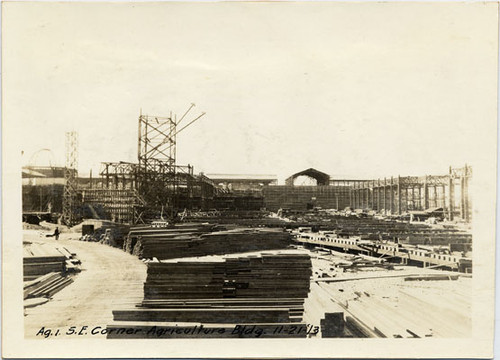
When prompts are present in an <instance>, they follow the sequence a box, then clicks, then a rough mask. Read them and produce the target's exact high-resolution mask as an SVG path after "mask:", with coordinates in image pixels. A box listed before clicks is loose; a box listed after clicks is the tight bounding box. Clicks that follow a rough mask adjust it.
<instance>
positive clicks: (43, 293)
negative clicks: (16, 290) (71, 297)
mask: <svg viewBox="0 0 500 360" xmlns="http://www.w3.org/2000/svg"><path fill="white" fill-rule="evenodd" d="M72 282H73V279H71V278H69V277H66V276H62V275H61V273H58V272H52V273H49V274H46V275H43V276H40V277H38V278H36V279H35V280H31V281H26V282H25V283H24V286H23V290H24V299H30V298H40V297H45V298H50V297H52V296H53V295H54V294H55V293H57V292H58V291H60V290H62V289H64V288H65V287H66V286H68V285H69V284H71V283H72Z"/></svg>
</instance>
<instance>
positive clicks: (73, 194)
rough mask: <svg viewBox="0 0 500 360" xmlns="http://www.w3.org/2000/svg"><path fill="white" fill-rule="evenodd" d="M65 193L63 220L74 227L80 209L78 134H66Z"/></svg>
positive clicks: (74, 132)
mask: <svg viewBox="0 0 500 360" xmlns="http://www.w3.org/2000/svg"><path fill="white" fill-rule="evenodd" d="M64 180H65V182H64V193H63V213H62V220H63V222H64V223H65V224H66V225H68V226H72V225H74V224H75V223H76V221H77V213H76V212H77V209H78V193H77V190H78V134H77V133H76V131H71V132H67V133H66V167H65V169H64Z"/></svg>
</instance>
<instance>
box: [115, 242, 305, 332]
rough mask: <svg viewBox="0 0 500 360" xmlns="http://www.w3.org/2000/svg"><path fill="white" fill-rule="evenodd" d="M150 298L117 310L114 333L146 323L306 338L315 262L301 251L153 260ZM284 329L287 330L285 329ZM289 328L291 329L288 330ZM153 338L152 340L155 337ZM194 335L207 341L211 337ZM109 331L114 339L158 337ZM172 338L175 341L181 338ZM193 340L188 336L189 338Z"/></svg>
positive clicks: (148, 287) (147, 290) (146, 291)
mask: <svg viewBox="0 0 500 360" xmlns="http://www.w3.org/2000/svg"><path fill="white" fill-rule="evenodd" d="M147 266H148V274H147V279H146V282H145V284H144V300H143V302H142V303H141V304H138V305H137V307H136V308H135V309H125V310H115V311H113V319H114V321H115V323H114V324H113V325H109V326H108V330H111V329H114V330H118V329H119V328H123V327H124V326H125V327H132V328H134V329H140V328H141V326H145V324H149V325H151V324H155V326H159V327H161V326H163V327H166V328H167V327H169V326H170V327H172V326H177V323H186V324H184V325H185V326H187V325H189V324H191V325H193V326H194V325H195V324H200V323H201V324H203V325H204V326H213V325H214V324H217V325H218V326H222V327H225V328H228V329H231V328H232V329H233V330H234V329H235V327H236V326H239V327H240V328H241V327H242V326H246V327H252V326H257V327H259V326H260V327H267V328H269V329H271V328H273V329H281V330H279V331H278V330H276V331H267V332H266V334H261V335H264V336H263V337H305V336H306V331H305V330H304V331H303V332H300V333H299V332H293V331H292V332H291V331H288V330H289V329H290V328H292V327H294V328H298V327H303V328H304V329H305V327H306V325H305V324H301V321H302V318H303V312H304V298H305V297H307V294H308V292H309V286H310V277H311V274H312V270H311V259H310V257H309V255H308V254H307V253H304V252H301V251H297V250H280V251H272V252H256V253H247V254H239V255H223V256H207V257H203V258H198V259H194V258H185V259H176V260H165V261H159V262H148V263H147ZM280 326H281V328H280ZM283 329H288V330H283ZM149 335H151V336H149ZM198 335H199V336H197V334H190V335H189V336H190V337H204V336H206V334H204V333H202V334H198ZM212 335H213V336H214V337H255V333H253V332H248V333H247V334H245V333H244V332H241V333H238V332H236V331H222V332H221V333H218V334H215V335H214V334H212ZM155 336H156V335H155V334H148V333H147V332H144V331H142V332H141V331H138V332H137V333H134V334H127V333H122V334H121V335H120V334H118V332H117V331H111V332H108V337H110V338H118V337H155ZM175 336H176V335H175V334H171V336H170V337H175ZM186 336H187V335H186Z"/></svg>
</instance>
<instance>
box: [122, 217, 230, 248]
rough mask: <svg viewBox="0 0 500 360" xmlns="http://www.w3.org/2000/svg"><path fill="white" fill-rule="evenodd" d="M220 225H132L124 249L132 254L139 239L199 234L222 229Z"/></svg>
mask: <svg viewBox="0 0 500 360" xmlns="http://www.w3.org/2000/svg"><path fill="white" fill-rule="evenodd" d="M221 229H223V228H221V227H220V226H217V225H210V224H195V223H186V224H176V225H175V226H168V227H163V228H157V227H151V226H137V227H132V228H131V229H130V232H129V233H128V236H127V237H126V239H125V240H124V242H123V250H125V251H126V252H128V253H129V254H132V252H133V250H134V247H135V245H136V243H137V240H138V239H171V238H173V237H176V236H198V235H201V234H205V233H209V232H212V231H216V230H221Z"/></svg>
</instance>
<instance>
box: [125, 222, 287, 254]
mask: <svg viewBox="0 0 500 360" xmlns="http://www.w3.org/2000/svg"><path fill="white" fill-rule="evenodd" d="M290 241H291V237H290V234H289V233H288V232H285V231H283V230H282V229H258V228H257V229H256V228H239V229H234V230H225V231H217V232H208V233H201V234H194V233H184V234H183V233H180V234H176V233H175V232H166V233H160V234H155V235H154V236H148V235H144V236H140V237H138V238H137V240H136V242H135V245H134V248H133V251H132V253H133V254H134V255H137V256H139V257H141V258H146V259H152V258H155V257H156V258H157V259H160V260H163V259H175V258H181V257H196V256H207V255H221V254H228V253H229V254H230V253H242V252H250V251H258V250H274V249H284V248H286V247H287V246H289V245H290Z"/></svg>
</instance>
